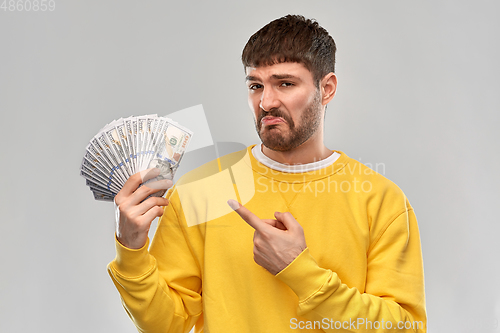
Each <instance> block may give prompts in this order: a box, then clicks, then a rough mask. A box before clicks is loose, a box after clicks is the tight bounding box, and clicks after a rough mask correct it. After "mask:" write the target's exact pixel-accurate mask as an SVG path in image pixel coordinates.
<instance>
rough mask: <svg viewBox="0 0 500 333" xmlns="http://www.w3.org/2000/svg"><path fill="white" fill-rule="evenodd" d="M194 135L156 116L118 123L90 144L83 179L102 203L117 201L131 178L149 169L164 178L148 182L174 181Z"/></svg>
mask: <svg viewBox="0 0 500 333" xmlns="http://www.w3.org/2000/svg"><path fill="white" fill-rule="evenodd" d="M192 135H193V133H192V132H191V131H190V130H189V129H187V128H185V127H183V126H181V125H179V124H178V123H176V122H174V121H172V120H171V119H169V118H166V117H158V116H157V115H156V114H152V115H145V116H139V117H128V118H120V119H118V120H114V121H112V122H111V123H109V124H106V126H104V127H103V128H102V129H101V130H100V131H99V132H98V133H97V135H95V136H94V137H93V138H92V139H91V140H90V143H89V144H88V145H87V147H86V149H85V154H84V156H83V159H82V164H81V167H80V175H81V176H82V177H84V178H85V179H86V185H87V186H88V187H89V188H90V190H91V191H92V192H93V193H94V198H95V199H96V200H102V201H113V199H114V196H115V195H116V194H117V193H118V192H119V191H120V190H121V188H122V187H123V185H124V184H125V182H126V181H127V179H128V178H129V177H130V176H131V175H133V174H135V173H136V172H139V171H142V170H145V169H147V168H153V167H154V168H158V169H160V175H159V176H158V177H156V178H153V179H151V180H149V181H148V182H153V181H157V180H161V179H171V180H173V178H174V174H175V172H176V170H177V168H178V166H179V163H180V161H181V159H182V156H183V155H184V153H185V152H186V149H187V146H188V143H189V141H190V139H191V137H192ZM148 182H146V183H144V184H147V183H148ZM144 184H143V185H144ZM164 193H165V191H160V192H157V193H156V194H154V195H155V196H160V195H163V194H164Z"/></svg>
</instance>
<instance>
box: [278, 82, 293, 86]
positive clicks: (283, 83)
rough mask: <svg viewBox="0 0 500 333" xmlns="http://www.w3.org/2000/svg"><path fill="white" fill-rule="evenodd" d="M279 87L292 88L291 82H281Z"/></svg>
mask: <svg viewBox="0 0 500 333" xmlns="http://www.w3.org/2000/svg"><path fill="white" fill-rule="evenodd" d="M281 86H282V87H291V86H293V83H292V82H282V83H281Z"/></svg>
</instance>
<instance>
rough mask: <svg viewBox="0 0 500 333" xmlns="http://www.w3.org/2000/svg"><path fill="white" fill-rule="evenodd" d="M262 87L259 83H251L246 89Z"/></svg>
mask: <svg viewBox="0 0 500 333" xmlns="http://www.w3.org/2000/svg"><path fill="white" fill-rule="evenodd" d="M260 88H262V85H261V84H258V83H254V84H251V85H249V86H248V89H250V90H257V89H260Z"/></svg>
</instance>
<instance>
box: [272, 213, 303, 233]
mask: <svg viewBox="0 0 500 333" xmlns="http://www.w3.org/2000/svg"><path fill="white" fill-rule="evenodd" d="M274 217H276V220H278V221H279V222H281V223H282V224H283V225H284V226H285V228H286V229H287V230H290V231H292V232H295V231H298V230H302V226H301V225H300V224H299V222H297V220H296V219H295V217H293V215H292V213H290V212H283V213H282V212H275V213H274Z"/></svg>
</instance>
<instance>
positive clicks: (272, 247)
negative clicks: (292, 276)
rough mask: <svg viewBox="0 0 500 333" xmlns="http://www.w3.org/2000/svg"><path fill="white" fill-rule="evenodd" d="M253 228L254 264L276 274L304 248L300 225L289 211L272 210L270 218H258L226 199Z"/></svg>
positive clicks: (304, 241) (304, 240) (304, 242)
mask: <svg viewBox="0 0 500 333" xmlns="http://www.w3.org/2000/svg"><path fill="white" fill-rule="evenodd" d="M227 203H228V204H229V206H231V208H232V209H234V211H235V212H236V213H238V215H240V217H241V218H242V219H243V220H245V222H247V223H248V224H249V225H250V226H251V227H252V228H254V229H255V233H254V236H253V245H254V247H253V255H254V260H255V262H256V263H257V264H259V265H260V266H262V267H264V268H265V269H267V270H268V271H269V272H270V273H271V274H273V275H276V274H278V273H279V272H281V270H283V269H284V268H285V267H286V266H288V265H289V264H290V263H291V262H292V261H293V260H294V259H295V258H296V257H297V256H298V255H299V254H300V253H302V251H304V250H305V249H306V247H307V245H306V239H305V237H304V230H303V229H302V226H301V225H300V224H299V223H298V222H297V220H295V218H294V217H293V216H292V214H291V213H289V212H285V213H281V212H275V213H274V217H275V218H276V220H273V219H260V218H259V217H257V216H256V215H255V214H254V213H252V212H251V211H249V210H248V209H247V208H245V207H244V206H242V205H241V204H240V203H238V202H237V201H235V200H229V201H228V202H227Z"/></svg>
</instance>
